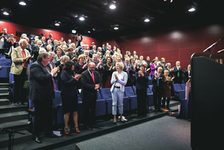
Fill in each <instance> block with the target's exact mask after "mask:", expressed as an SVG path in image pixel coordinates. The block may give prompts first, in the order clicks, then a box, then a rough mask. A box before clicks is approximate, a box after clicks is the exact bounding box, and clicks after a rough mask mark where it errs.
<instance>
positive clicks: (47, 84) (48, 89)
mask: <svg viewBox="0 0 224 150" xmlns="http://www.w3.org/2000/svg"><path fill="white" fill-rule="evenodd" d="M53 97H54V85H53V80H52V76H51V74H50V73H49V72H48V71H47V68H46V67H44V66H43V65H42V64H41V63H38V62H34V63H33V64H32V65H31V66H30V99H31V100H35V99H38V100H46V99H52V98H53Z"/></svg>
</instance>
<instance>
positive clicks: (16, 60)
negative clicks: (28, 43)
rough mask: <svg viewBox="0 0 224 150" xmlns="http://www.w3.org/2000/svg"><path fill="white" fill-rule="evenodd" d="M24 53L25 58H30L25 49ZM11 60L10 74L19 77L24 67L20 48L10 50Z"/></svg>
mask: <svg viewBox="0 0 224 150" xmlns="http://www.w3.org/2000/svg"><path fill="white" fill-rule="evenodd" d="M25 52H26V57H30V52H29V51H28V50H27V49H25ZM11 59H12V65H11V70H10V72H11V73H12V74H16V75H20V74H21V72H22V71H23V66H24V62H23V55H22V48H21V47H20V46H18V47H16V48H14V49H13V50H12V54H11Z"/></svg>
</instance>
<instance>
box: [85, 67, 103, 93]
mask: <svg viewBox="0 0 224 150" xmlns="http://www.w3.org/2000/svg"><path fill="white" fill-rule="evenodd" d="M94 77H95V83H94V82H93V80H92V77H91V75H90V72H89V70H85V71H84V72H83V73H82V74H81V83H82V93H83V97H88V96H90V95H91V94H96V92H97V91H96V90H95V84H100V83H101V80H100V74H99V72H98V71H94Z"/></svg>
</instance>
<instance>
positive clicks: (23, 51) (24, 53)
mask: <svg viewBox="0 0 224 150" xmlns="http://www.w3.org/2000/svg"><path fill="white" fill-rule="evenodd" d="M22 56H23V58H26V52H25V50H24V49H23V50H22Z"/></svg>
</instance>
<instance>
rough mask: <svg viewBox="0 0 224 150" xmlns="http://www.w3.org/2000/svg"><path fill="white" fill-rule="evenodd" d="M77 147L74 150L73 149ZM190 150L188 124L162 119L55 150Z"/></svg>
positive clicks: (168, 118) (167, 118)
mask: <svg viewBox="0 0 224 150" xmlns="http://www.w3.org/2000/svg"><path fill="white" fill-rule="evenodd" d="M76 146H77V147H78V148H77V147H76ZM74 149H80V150H106V149H107V150H126V149H127V150H191V146H190V122H189V121H186V120H180V119H177V118H175V117H170V116H164V117H162V118H158V119H155V120H152V121H148V122H145V123H142V124H139V125H136V126H132V127H129V128H126V129H123V130H119V131H116V132H113V133H109V134H106V135H103V136H100V137H96V138H93V139H90V140H86V141H82V142H80V143H77V144H71V145H67V146H64V147H60V148H57V149H56V150H74Z"/></svg>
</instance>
